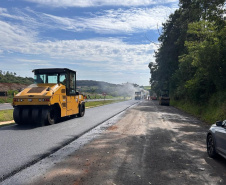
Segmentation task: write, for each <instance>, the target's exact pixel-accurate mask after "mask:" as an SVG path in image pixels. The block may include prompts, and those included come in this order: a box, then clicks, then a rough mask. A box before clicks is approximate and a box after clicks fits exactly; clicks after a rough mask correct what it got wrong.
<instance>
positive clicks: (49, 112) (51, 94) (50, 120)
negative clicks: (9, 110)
mask: <svg viewBox="0 0 226 185" xmlns="http://www.w3.org/2000/svg"><path fill="white" fill-rule="evenodd" d="M33 72H34V84H32V85H30V86H28V87H27V88H25V89H24V90H23V91H21V92H20V93H18V94H17V95H15V96H14V98H13V103H12V105H13V107H14V112H13V118H14V121H15V123H17V124H18V125H22V124H27V123H31V124H34V125H35V126H43V125H48V124H54V123H56V122H57V121H58V120H59V118H61V117H65V116H75V115H77V116H78V117H82V116H83V115H84V113H85V101H84V97H83V95H82V94H79V93H78V92H76V72H75V71H72V70H70V69H67V68H51V69H35V70H33Z"/></svg>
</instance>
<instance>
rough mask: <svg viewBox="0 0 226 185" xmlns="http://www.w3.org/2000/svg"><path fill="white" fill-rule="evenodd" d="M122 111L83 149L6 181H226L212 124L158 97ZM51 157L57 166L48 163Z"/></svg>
mask: <svg viewBox="0 0 226 185" xmlns="http://www.w3.org/2000/svg"><path fill="white" fill-rule="evenodd" d="M131 103H132V101H131ZM115 105H117V104H115ZM101 110H102V111H103V110H104V112H102V113H103V114H105V113H106V112H108V111H107V109H106V108H104V107H103V109H101ZM99 113H100V112H99V111H97V112H96V114H99ZM122 114H123V115H122V116H121V118H120V119H119V120H118V121H116V123H114V124H112V125H110V126H109V127H106V128H105V129H104V131H103V132H102V133H101V134H100V135H99V136H98V137H95V138H94V139H91V140H90V141H89V142H88V143H87V144H86V145H84V146H82V147H81V148H79V149H78V148H77V149H75V148H76V147H77V145H78V143H77V144H76V143H75V145H71V144H69V145H67V146H65V147H63V148H62V150H65V151H67V150H71V151H72V152H71V153H70V155H66V156H64V157H63V158H61V159H60V157H59V156H58V155H57V154H56V153H58V151H57V152H56V153H55V154H56V155H52V156H49V157H47V158H45V159H43V160H42V161H40V162H38V163H36V164H34V165H33V166H31V167H29V168H27V169H24V170H22V171H21V172H20V173H18V174H16V175H15V176H13V177H12V178H11V179H10V180H8V181H7V179H6V181H4V182H3V183H4V185H5V184H7V185H11V184H21V185H22V184H23V185H24V184H26V185H30V184H31V185H43V184H45V185H51V184H54V185H58V184H59V185H61V184H67V185H91V184H92V185H93V184H94V185H100V184H103V185H150V184H153V185H165V184H167V185H182V184H183V185H186V184H188V185H190V184H192V185H193V184H195V185H196V184H197V185H206V184H207V185H215V184H222V185H223V184H226V160H225V159H224V158H222V157H218V158H217V159H211V158H209V157H208V156H207V153H206V143H205V139H206V132H207V130H208V127H209V126H208V125H206V124H205V123H203V122H201V121H199V120H198V119H196V118H194V117H193V116H191V115H189V114H186V113H184V112H182V111H180V110H178V109H176V108H173V107H171V106H160V105H158V102H157V101H141V102H140V103H139V104H137V105H136V106H133V107H131V108H130V109H127V110H126V111H125V112H124V113H122ZM95 118H96V117H95V116H93V120H95ZM64 124H65V127H66V123H62V125H64ZM67 124H68V123H67ZM69 124H70V123H69ZM74 124H75V123H74ZM72 125H73V124H72ZM79 126H81V125H79ZM51 127H52V126H51ZM51 127H50V128H51ZM70 127H71V128H73V126H70ZM53 128H54V127H53ZM42 129H43V128H42ZM61 129H62V128H60V130H61ZM44 131H45V129H44V130H42V133H45V132H44ZM40 132H41V131H40ZM48 133H51V132H48ZM56 133H59V132H55V134H56ZM33 134H34V133H33ZM39 134H40V133H39ZM52 137H54V134H53V135H52V134H51V135H49V138H52ZM82 137H83V136H82ZM79 139H80V138H79ZM79 139H78V140H79ZM15 140H16V139H15ZM72 143H73V142H72ZM42 144H43V141H42V142H41V143H38V144H37V145H42ZM1 156H2V155H1ZM56 159H60V160H58V161H57V160H56ZM50 162H52V164H53V165H52V166H51V165H50V166H49V167H48V165H47V166H46V165H45V163H46V164H47V163H50ZM0 184H1V183H0Z"/></svg>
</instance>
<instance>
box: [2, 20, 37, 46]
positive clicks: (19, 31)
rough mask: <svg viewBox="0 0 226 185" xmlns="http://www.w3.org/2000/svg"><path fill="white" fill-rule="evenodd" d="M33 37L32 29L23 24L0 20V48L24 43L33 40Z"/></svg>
mask: <svg viewBox="0 0 226 185" xmlns="http://www.w3.org/2000/svg"><path fill="white" fill-rule="evenodd" d="M28 33H29V34H28ZM34 37H35V32H34V31H31V30H28V29H27V28H25V27H23V26H18V25H11V24H9V23H7V22H3V21H1V20H0V43H1V45H0V50H7V49H10V48H11V47H14V46H16V47H20V46H22V45H26V44H28V43H31V42H33V41H34Z"/></svg>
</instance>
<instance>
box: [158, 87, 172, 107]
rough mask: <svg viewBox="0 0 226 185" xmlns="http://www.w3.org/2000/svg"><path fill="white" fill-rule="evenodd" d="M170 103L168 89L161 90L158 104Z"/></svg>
mask: <svg viewBox="0 0 226 185" xmlns="http://www.w3.org/2000/svg"><path fill="white" fill-rule="evenodd" d="M169 104H170V97H169V90H161V94H160V97H159V105H168V106H169Z"/></svg>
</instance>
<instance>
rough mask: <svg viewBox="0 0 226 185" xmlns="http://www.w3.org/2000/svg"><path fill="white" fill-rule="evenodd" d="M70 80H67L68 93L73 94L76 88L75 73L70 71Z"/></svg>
mask: <svg viewBox="0 0 226 185" xmlns="http://www.w3.org/2000/svg"><path fill="white" fill-rule="evenodd" d="M69 80H70V82H69V93H70V94H75V93H76V89H75V80H76V79H75V73H72V72H70V79H69Z"/></svg>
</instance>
